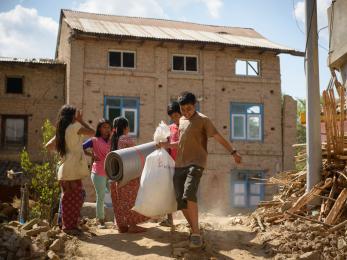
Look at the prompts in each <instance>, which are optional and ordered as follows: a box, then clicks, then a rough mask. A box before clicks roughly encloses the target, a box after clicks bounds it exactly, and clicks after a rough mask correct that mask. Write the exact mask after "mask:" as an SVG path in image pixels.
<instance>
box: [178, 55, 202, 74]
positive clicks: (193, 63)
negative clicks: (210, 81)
mask: <svg viewBox="0 0 347 260" xmlns="http://www.w3.org/2000/svg"><path fill="white" fill-rule="evenodd" d="M172 70H173V71H186V72H197V71H198V57H197V56H188V55H187V56H186V55H173V56H172Z"/></svg>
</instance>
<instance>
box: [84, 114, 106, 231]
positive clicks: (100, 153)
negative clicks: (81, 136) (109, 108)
mask: <svg viewBox="0 0 347 260" xmlns="http://www.w3.org/2000/svg"><path fill="white" fill-rule="evenodd" d="M110 136H111V124H110V122H108V121H106V120H105V119H102V120H100V121H99V123H98V125H97V130H96V134H95V137H93V138H90V139H89V140H87V141H86V142H84V143H83V149H84V150H86V149H88V148H92V152H91V153H88V152H86V154H88V155H90V156H92V158H93V160H94V162H93V165H92V175H91V177H92V182H93V184H94V188H95V192H96V218H97V219H98V221H99V226H98V227H99V228H105V209H104V201H105V192H106V189H108V185H107V181H108V180H107V176H106V172H105V169H104V162H105V158H106V155H107V154H108V153H109V152H110V148H111V141H110Z"/></svg>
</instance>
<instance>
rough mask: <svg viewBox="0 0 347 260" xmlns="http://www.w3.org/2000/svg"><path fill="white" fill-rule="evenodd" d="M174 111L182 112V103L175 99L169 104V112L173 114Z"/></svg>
mask: <svg viewBox="0 0 347 260" xmlns="http://www.w3.org/2000/svg"><path fill="white" fill-rule="evenodd" d="M173 113H179V114H181V109H180V104H178V102H177V101H173V102H171V103H170V104H169V105H168V106H167V114H168V115H169V116H171V115H172V114H173Z"/></svg>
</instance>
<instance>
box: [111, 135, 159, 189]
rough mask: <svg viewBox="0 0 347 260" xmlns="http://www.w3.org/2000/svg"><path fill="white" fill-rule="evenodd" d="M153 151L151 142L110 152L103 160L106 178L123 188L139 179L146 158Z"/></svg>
mask: <svg viewBox="0 0 347 260" xmlns="http://www.w3.org/2000/svg"><path fill="white" fill-rule="evenodd" d="M155 149H156V148H155V142H151V143H146V144H141V145H137V146H133V147H129V148H125V149H121V150H117V151H113V152H110V153H109V154H108V155H107V156H106V159H105V171H106V174H107V176H108V178H109V179H110V180H111V181H116V182H118V183H119V185H120V186H123V185H125V184H127V183H128V182H129V181H131V180H133V179H135V178H137V177H140V176H141V173H142V170H143V167H144V165H145V162H146V157H147V156H148V155H149V154H150V153H152V152H153V151H154V150H155Z"/></svg>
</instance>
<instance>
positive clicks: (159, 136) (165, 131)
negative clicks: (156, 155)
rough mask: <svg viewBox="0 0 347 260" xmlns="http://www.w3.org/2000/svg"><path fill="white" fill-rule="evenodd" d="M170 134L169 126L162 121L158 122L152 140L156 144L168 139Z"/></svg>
mask: <svg viewBox="0 0 347 260" xmlns="http://www.w3.org/2000/svg"><path fill="white" fill-rule="evenodd" d="M169 136H170V127H169V126H168V125H167V124H165V123H164V122H163V121H161V123H160V124H159V126H158V127H157V128H156V129H155V132H154V135H153V140H154V142H155V143H156V144H159V143H161V142H162V143H165V142H167V141H168V139H167V138H168V137H169Z"/></svg>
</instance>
